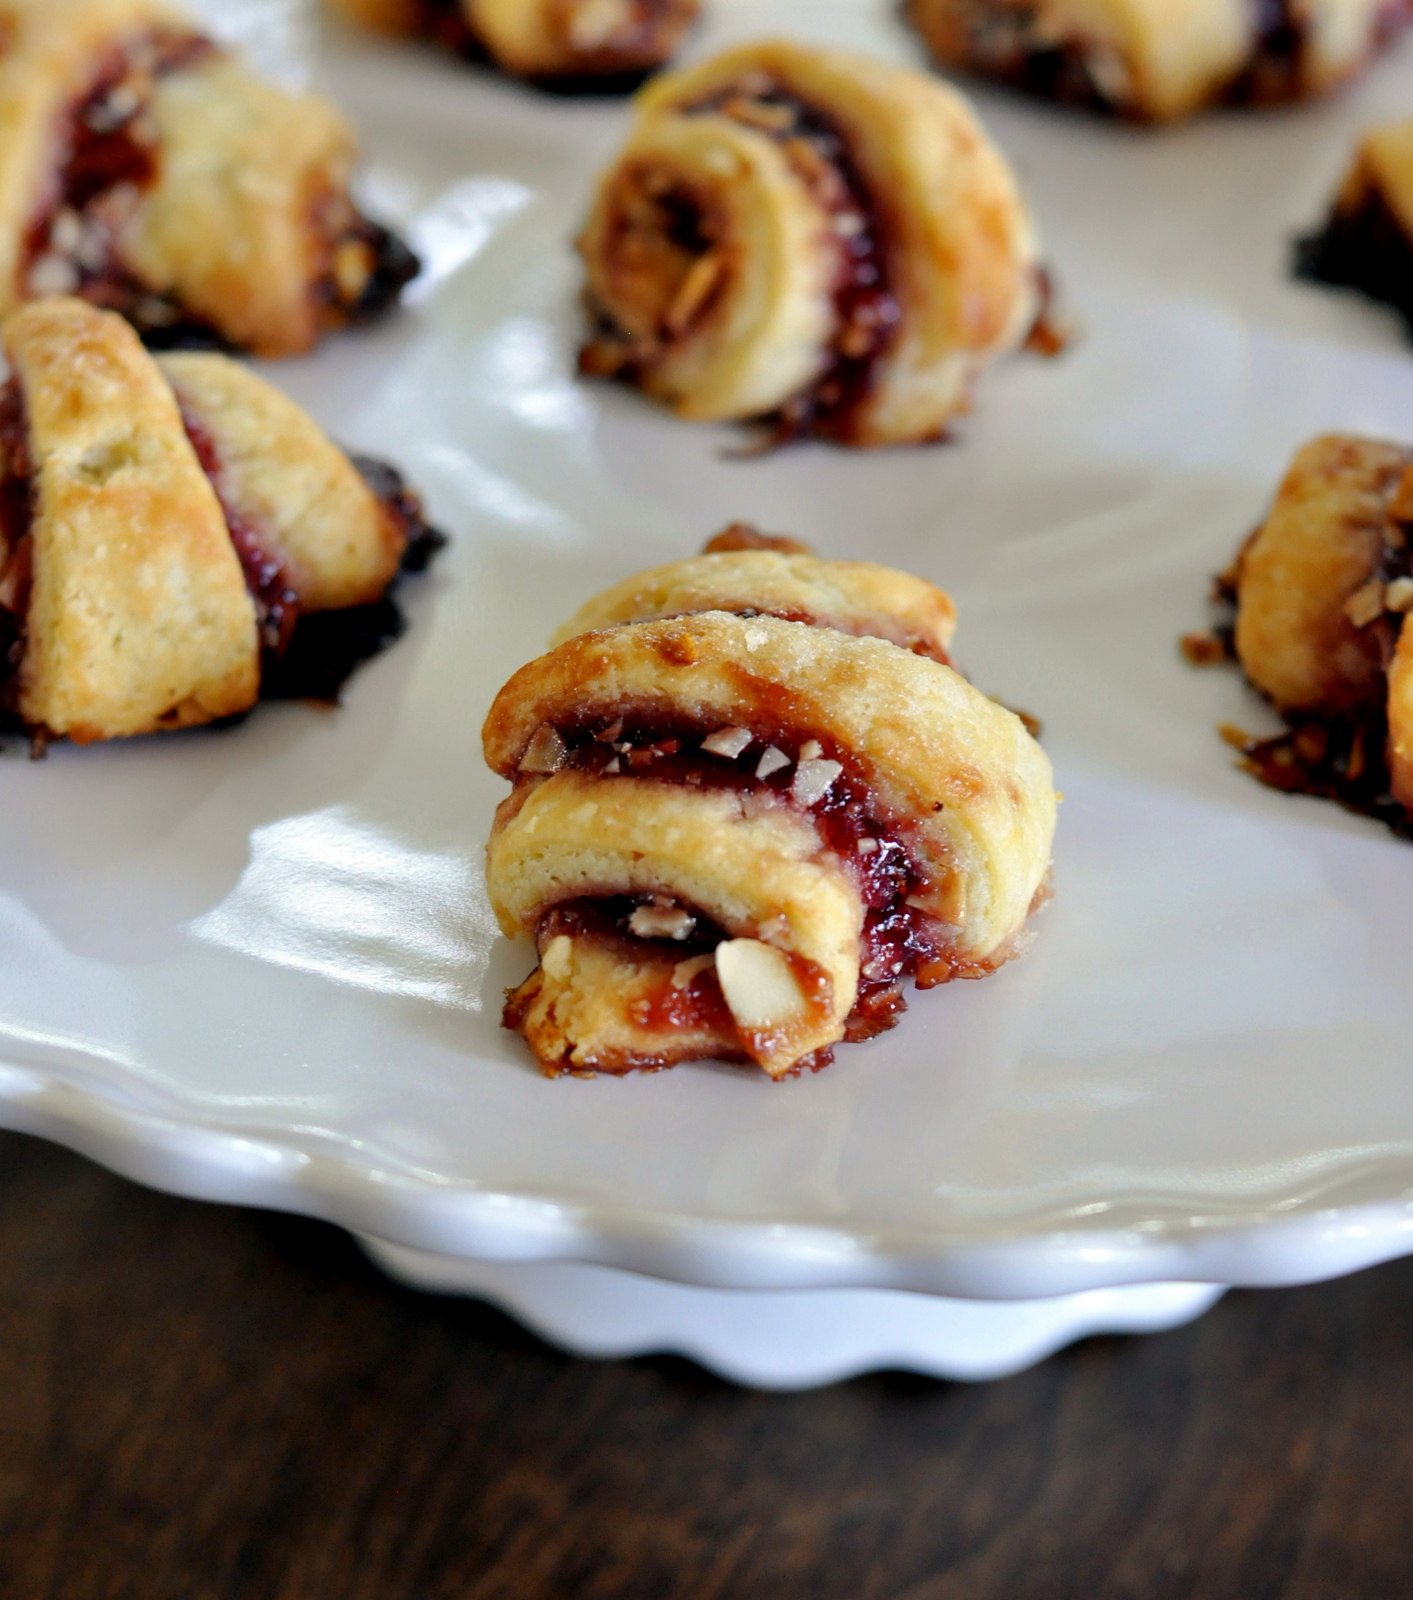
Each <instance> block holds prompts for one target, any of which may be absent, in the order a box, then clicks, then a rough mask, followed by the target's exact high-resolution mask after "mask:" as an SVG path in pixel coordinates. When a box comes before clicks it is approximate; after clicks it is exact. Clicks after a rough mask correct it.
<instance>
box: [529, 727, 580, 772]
mask: <svg viewBox="0 0 1413 1600" xmlns="http://www.w3.org/2000/svg"><path fill="white" fill-rule="evenodd" d="M568 754H569V750H568V747H567V746H566V745H565V743H564V740H563V739H561V738H560V736H559V734H558V733H557V732H556V731H555V729H554V728H552V727H551V726H550V724H549V723H548V722H542V723H541V724H540V725H539V727H538V728H536V729H535V734H534V737H533V738H532V739H531V740H530V743H529V744H528V745H527V746H526V747H525V754H524V755H523V756H521V758H520V770H521V772H558V771H559V769H560V768H561V767H562V766H563V765H564V762H565V759H566V757H567V756H568Z"/></svg>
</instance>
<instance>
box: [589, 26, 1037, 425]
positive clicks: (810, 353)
mask: <svg viewBox="0 0 1413 1600" xmlns="http://www.w3.org/2000/svg"><path fill="white" fill-rule="evenodd" d="M579 251H580V254H581V255H582V256H583V258H584V264H585V269H586V279H587V284H586V289H585V303H586V307H587V310H588V315H589V319H590V325H591V332H590V337H589V340H588V343H587V344H586V345H585V346H584V349H583V351H582V353H581V356H580V367H581V370H582V371H584V372H585V373H587V374H590V375H595V376H614V377H618V378H620V379H623V380H625V381H627V382H629V383H633V384H635V385H637V386H638V387H639V388H641V389H642V390H643V391H644V392H645V393H647V394H649V395H651V396H653V397H654V398H655V399H657V400H661V401H663V402H664V403H665V404H667V405H669V406H671V407H672V408H673V410H675V411H676V412H677V414H678V415H679V416H683V417H690V418H695V419H698V420H702V421H722V420H726V419H748V418H769V419H771V421H772V424H773V426H774V428H775V429H776V432H777V434H778V435H779V436H780V437H792V436H796V435H802V434H817V435H820V436H822V437H825V438H830V439H834V440H837V441H839V442H840V443H843V444H849V445H881V444H902V443H912V442H915V441H919V440H924V439H933V438H937V437H939V436H940V435H941V434H942V433H943V432H944V431H945V429H946V427H947V425H948V423H949V422H950V421H951V419H952V418H953V417H955V416H956V415H957V414H958V413H959V412H962V411H964V410H966V409H967V407H968V405H969V402H970V396H971V391H972V386H973V384H974V383H975V381H976V378H977V376H978V374H979V373H980V372H981V370H982V369H983V367H985V366H986V365H987V363H988V362H990V361H992V360H994V359H995V358H996V357H997V356H999V355H1002V354H1004V353H1005V352H1006V351H1008V350H1011V349H1014V348H1015V347H1016V346H1017V345H1018V344H1020V343H1021V342H1022V341H1023V340H1025V338H1026V336H1027V334H1028V333H1030V332H1031V331H1032V330H1033V329H1035V327H1036V325H1037V319H1038V318H1039V316H1040V314H1041V312H1042V310H1043V304H1042V302H1043V299H1044V292H1043V288H1044V277H1043V274H1042V272H1041V271H1040V268H1039V265H1038V261H1037V255H1036V242H1035V233H1034V229H1033V228H1032V226H1031V222H1030V217H1029V215H1028V213H1027V211H1026V207H1025V203H1024V201H1023V199H1022V197H1021V194H1020V190H1019V188H1018V186H1017V184H1016V181H1015V178H1014V175H1013V174H1012V172H1011V170H1010V167H1009V166H1008V165H1007V163H1006V160H1005V158H1004V157H1003V156H1002V155H1001V153H1000V152H999V151H998V150H997V149H996V147H995V146H994V145H993V144H992V143H991V141H990V140H989V139H988V138H987V136H986V133H985V132H984V130H983V129H982V127H981V125H980V124H979V123H978V121H977V120H976V117H975V116H974V115H973V113H972V111H971V108H970V107H969V106H968V104H967V102H966V101H965V100H963V99H962V98H961V96H960V95H958V94H957V93H955V92H954V91H953V90H951V89H949V88H947V87H945V86H944V85H942V84H940V83H937V82H935V81H933V80H932V79H930V78H928V77H926V76H925V75H923V74H921V73H916V72H910V71H907V70H906V69H904V68H902V67H895V66H890V65H888V64H886V63H884V62H881V61H873V60H869V59H867V58H865V57H862V56H854V55H848V54H845V53H843V52H841V51H836V50H821V49H814V48H810V47H807V46H804V45H799V44H792V43H789V42H786V41H783V40H775V41H764V42H760V43H754V44H748V45H742V46H741V47H740V48H738V49H735V50H730V51H728V52H726V54H724V55H721V56H717V57H716V58H715V59H713V60H711V61H708V62H706V63H704V64H703V65H701V66H699V67H694V68H690V69H689V70H687V71H685V72H680V73H674V74H671V75H669V76H667V77H664V78H660V79H658V80H657V81H656V82H654V83H652V84H650V85H649V86H648V87H647V88H646V89H644V90H643V92H642V93H641V94H640V95H639V97H638V100H637V117H636V120H635V123H634V127H633V131H632V133H631V135H630V137H629V139H628V143H627V145H626V146H625V147H624V149H623V150H622V152H621V153H620V154H619V156H618V158H617V160H616V161H615V162H614V164H613V166H612V167H611V168H610V169H609V170H608V172H607V173H605V175H604V177H603V178H602V180H601V181H600V184H599V189H598V195H597V198H596V200H595V202H594V206H593V209H592V212H591V214H590V217H589V221H588V225H587V226H586V227H585V229H584V232H583V235H582V237H581V239H580V241H579Z"/></svg>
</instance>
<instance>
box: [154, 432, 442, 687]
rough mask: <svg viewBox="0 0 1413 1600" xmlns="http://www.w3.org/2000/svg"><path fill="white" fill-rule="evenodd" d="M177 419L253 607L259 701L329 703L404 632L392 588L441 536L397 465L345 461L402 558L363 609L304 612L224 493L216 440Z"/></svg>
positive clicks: (274, 560) (421, 566) (278, 566)
mask: <svg viewBox="0 0 1413 1600" xmlns="http://www.w3.org/2000/svg"><path fill="white" fill-rule="evenodd" d="M182 422H183V424H184V426H185V428H186V433H187V438H188V439H190V440H191V444H192V448H193V449H194V450H195V451H196V458H197V460H198V461H199V462H200V463H201V468H202V471H204V472H205V474H206V476H207V478H208V479H209V480H210V482H211V486H212V488H213V489H214V490H215V491H216V498H217V499H218V500H219V501H220V502H221V511H222V514H223V515H224V517H225V519H226V527H227V529H228V530H229V532H230V536H231V543H232V544H233V545H234V546H235V550H236V554H237V555H238V556H239V557H240V564H241V570H242V572H243V573H244V574H245V583H246V587H247V588H248V589H249V590H250V594H251V598H252V599H253V600H254V602H255V611H256V619H257V621H258V624H259V628H260V645H261V667H260V695H261V698H262V699H265V700H321V701H327V702H329V703H331V704H336V703H337V702H338V698H339V695H340V692H341V691H342V689H343V686H344V684H345V683H346V682H347V681H348V679H349V678H350V677H351V676H352V674H353V672H354V670H355V669H356V668H357V667H359V666H361V665H362V663H363V662H365V661H368V660H370V659H371V658H372V657H373V656H376V655H378V654H379V653H380V652H381V651H383V650H386V649H387V647H388V646H389V645H390V644H392V643H393V642H394V641H395V640H397V639H399V638H401V636H402V635H403V633H405V632H406V630H407V620H406V618H405V617H404V616H403V614H402V609H401V607H400V606H399V605H398V603H397V601H396V599H395V598H394V597H393V589H394V588H395V587H396V584H397V581H398V578H400V577H401V576H402V575H403V574H404V573H415V572H422V571H424V570H425V568H426V567H427V565H428V564H429V563H430V562H431V561H432V559H433V558H434V557H435V556H436V554H437V552H438V551H439V550H441V549H443V548H444V547H445V546H446V543H447V538H446V535H445V534H444V533H442V532H441V531H440V530H438V529H437V528H434V527H432V526H431V525H430V524H429V523H427V522H426V521H425V519H424V517H423V514H422V503H421V501H420V500H419V499H418V497H417V496H416V495H415V494H414V493H413V492H412V491H411V490H410V489H409V488H408V487H407V484H406V483H405V482H404V480H403V477H402V474H401V473H400V472H398V470H397V468H396V467H393V466H390V465H389V464H388V463H387V462H385V461H377V460H374V459H373V458H372V457H369V456H351V457H350V460H351V461H352V462H353V465H354V466H355V467H356V468H357V469H358V471H359V474H360V476H361V477H362V478H363V481H364V482H365V483H366V484H367V485H368V487H369V489H370V490H371V491H372V493H373V494H374V496H375V497H376V498H377V500H378V502H379V504H380V505H381V507H382V511H383V515H384V517H386V518H388V519H389V520H390V521H391V522H392V524H393V525H394V527H396V529H397V530H398V533H399V535H400V537H401V540H402V548H403V554H402V560H401V562H400V564H399V567H398V573H397V577H395V578H394V579H393V582H392V584H390V585H389V586H388V590H387V592H386V593H385V594H383V596H382V597H381V598H380V599H378V600H375V601H373V602H372V603H371V604H369V605H362V606H346V607H344V608H343V609H342V610H338V611H309V612H303V611H301V609H300V603H299V595H298V593H297V591H296V590H295V589H294V587H293V585H292V584H291V582H290V579H289V575H288V573H287V571H286V569H285V567H284V565H283V563H282V562H281V561H280V559H279V558H278V557H277V556H275V555H273V554H272V553H271V552H270V551H269V550H268V549H267V548H266V547H265V545H264V544H263V543H262V541H261V536H260V533H259V530H258V529H256V528H255V527H253V526H252V525H251V524H250V523H249V522H247V521H246V520H245V519H244V518H242V517H241V516H240V514H239V513H238V512H237V511H236V510H235V508H234V507H233V506H232V505H231V503H230V502H229V500H228V499H227V498H226V496H225V495H224V494H223V492H222V485H221V459H220V452H219V450H218V449H217V446H216V441H215V440H214V439H213V438H212V436H211V434H210V433H209V431H208V430H207V429H205V428H203V427H202V425H201V423H200V422H199V421H198V420H197V419H196V418H195V417H194V416H193V415H192V414H191V413H190V412H188V411H186V410H185V409H183V412H182Z"/></svg>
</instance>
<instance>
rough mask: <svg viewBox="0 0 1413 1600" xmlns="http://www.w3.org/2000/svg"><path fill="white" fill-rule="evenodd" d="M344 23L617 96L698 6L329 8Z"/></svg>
mask: <svg viewBox="0 0 1413 1600" xmlns="http://www.w3.org/2000/svg"><path fill="white" fill-rule="evenodd" d="M334 7H335V9H336V10H337V11H340V12H342V13H343V15H344V16H346V17H348V18H349V20H350V21H353V22H357V23H361V24H362V25H363V26H364V27H369V28H377V29H380V30H381V31H382V32H384V33H416V34H422V35H424V36H426V37H429V38H433V39H437V40H439V41H440V42H441V43H442V44H444V45H446V46H447V47H448V48H449V49H452V50H457V51H460V52H461V53H462V54H465V55H470V56H473V57H475V56H488V57H489V58H490V59H491V60H492V61H494V62H495V64H496V65H497V66H498V67H499V68H500V69H501V70H502V71H503V72H508V73H510V74H512V75H513V76H514V77H517V78H528V79H530V80H531V81H532V82H535V83H539V84H541V85H542V86H543V87H545V88H564V89H591V88H600V89H603V90H615V89H622V88H626V87H629V86H631V85H632V84H635V83H636V82H637V81H638V80H640V79H641V78H642V77H643V75H644V74H645V73H648V72H653V71H655V70H656V69H657V68H658V67H660V66H661V65H662V64H663V62H665V61H667V60H668V59H669V58H670V57H671V56H672V54H673V53H674V51H675V50H676V49H677V46H678V45H679V44H680V43H681V42H682V38H683V35H684V34H685V33H686V32H687V29H688V28H689V27H690V26H691V24H692V22H693V21H694V20H695V18H696V15H697V12H698V11H699V10H700V9H701V0H334Z"/></svg>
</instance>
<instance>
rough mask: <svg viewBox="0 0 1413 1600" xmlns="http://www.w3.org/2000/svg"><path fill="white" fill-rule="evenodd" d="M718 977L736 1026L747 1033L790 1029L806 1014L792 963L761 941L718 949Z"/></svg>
mask: <svg viewBox="0 0 1413 1600" xmlns="http://www.w3.org/2000/svg"><path fill="white" fill-rule="evenodd" d="M716 976H717V980H718V982H719V983H720V984H721V992H722V994H723V995H724V996H725V999H726V1004H727V1007H728V1009H729V1010H730V1012H731V1015H732V1017H733V1019H734V1020H735V1023H736V1026H737V1027H738V1028H741V1029H742V1030H744V1031H746V1032H751V1033H759V1032H762V1031H763V1030H765V1029H768V1028H782V1027H786V1026H787V1025H788V1024H789V1023H791V1022H793V1021H794V1020H795V1019H796V1018H797V1017H799V1016H801V1015H802V1014H803V1013H804V1011H805V997H804V995H803V994H801V992H800V986H799V984H798V983H796V982H795V974H794V972H793V971H792V970H791V967H790V963H789V961H788V960H787V959H786V957H785V956H783V955H782V954H781V953H780V951H778V950H776V949H773V948H772V947H771V946H770V945H768V944H762V943H761V942H760V940H759V939H727V940H726V941H725V942H724V943H722V944H719V945H717V947H716Z"/></svg>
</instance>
